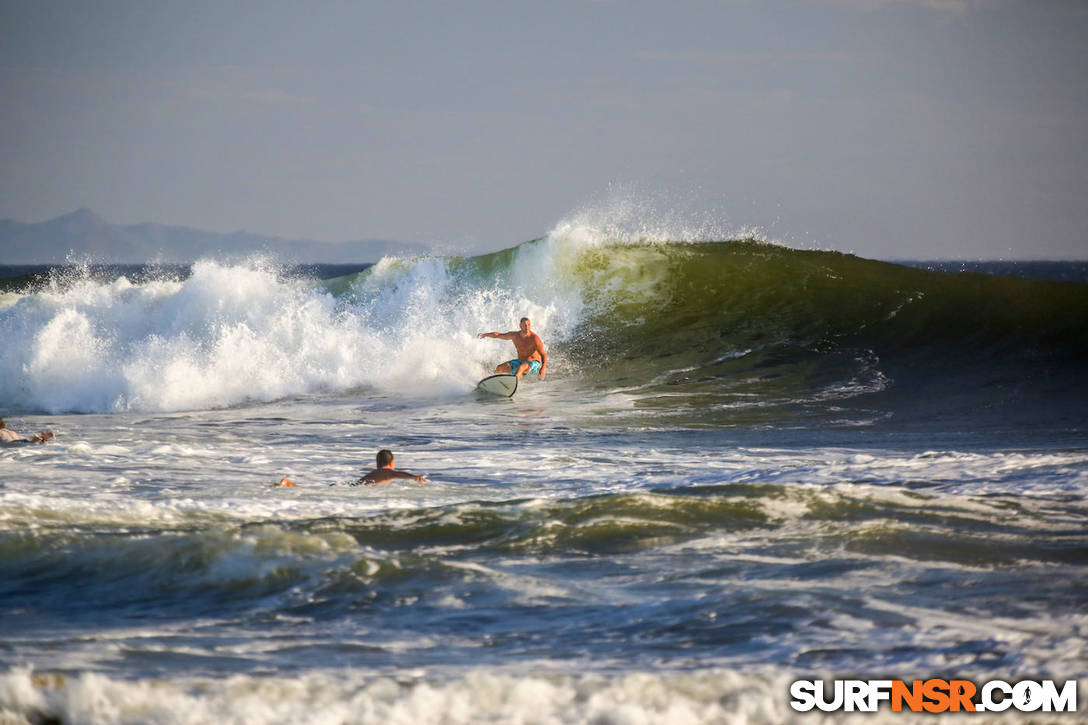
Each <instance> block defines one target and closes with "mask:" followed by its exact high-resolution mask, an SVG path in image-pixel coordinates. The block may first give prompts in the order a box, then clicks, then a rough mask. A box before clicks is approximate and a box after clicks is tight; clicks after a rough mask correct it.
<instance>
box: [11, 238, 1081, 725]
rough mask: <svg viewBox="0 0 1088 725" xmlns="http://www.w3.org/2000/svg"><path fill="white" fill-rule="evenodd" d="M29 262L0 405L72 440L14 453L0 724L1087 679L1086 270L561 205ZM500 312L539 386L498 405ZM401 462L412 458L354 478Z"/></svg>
mask: <svg viewBox="0 0 1088 725" xmlns="http://www.w3.org/2000/svg"><path fill="white" fill-rule="evenodd" d="M10 274H15V275H21V276H16V277H13V278H9V279H8V280H7V281H6V282H3V283H0V338H2V339H3V341H4V343H3V346H2V348H0V408H2V410H0V415H4V416H5V417H6V419H7V423H8V425H9V427H11V428H13V429H15V430H17V431H19V432H21V433H23V434H25V435H30V434H32V433H34V432H36V431H38V430H46V429H48V430H52V431H54V432H56V434H57V438H56V440H54V441H51V442H49V443H46V444H44V445H16V446H11V447H5V448H2V449H0V722H3V723H24V722H25V723H164V724H165V723H330V724H332V723H372V722H380V723H488V722H489V723H593V724H595V725H605V724H615V725H626V724H631V725H636V724H644V723H668V724H669V725H673V724H675V723H779V722H819V721H823V720H824V719H827V720H835V721H837V720H840V719H850V716H848V715H846V714H843V713H838V714H836V713H808V714H807V715H802V714H801V713H799V712H796V711H794V710H793V709H792V708H791V706H790V700H791V696H790V683H791V682H793V681H795V680H798V679H824V680H828V681H830V680H833V679H836V678H862V679H880V678H886V679H903V680H906V681H908V682H909V681H912V680H925V679H927V678H931V677H937V678H945V679H952V678H957V679H966V680H971V681H972V682H975V683H980V684H981V683H984V682H987V681H990V680H994V679H1000V680H1005V681H1009V682H1016V681H1020V680H1024V679H1032V680H1043V679H1052V680H1055V681H1066V680H1073V679H1075V680H1080V681H1082V682H1083V681H1085V679H1086V678H1088V503H1086V494H1088V435H1086V433H1088V413H1086V410H1088V354H1086V353H1088V266H1086V265H1085V264H1084V263H1057V262H1054V263H1037V264H1032V263H1008V262H1005V263H977V264H971V265H959V266H956V265H948V264H935V263H911V264H899V263H888V262H878V261H872V260H866V259H862V258H858V257H855V256H851V255H846V254H841V253H837V252H826V251H808V250H795V249H789V248H786V247H783V246H780V245H776V244H772V243H768V242H766V241H763V240H759V239H754V238H747V237H741V238H736V239H731V240H727V241H707V240H701V239H698V238H684V235H682V234H673V235H669V234H660V235H657V236H655V237H652V238H649V237H647V236H646V235H640V234H631V235H626V236H625V235H619V234H615V233H610V232H608V231H602V230H601V229H597V228H593V227H589V226H585V225H578V224H572V223H571V224H560V225H558V226H557V227H556V228H555V229H554V230H552V231H551V232H550V233H549V234H548V235H547V236H545V237H543V238H540V239H536V240H533V241H530V242H526V243H523V244H520V245H518V246H516V247H513V248H510V249H506V250H504V251H500V252H496V253H492V254H485V255H481V256H475V257H421V258H404V259H401V258H386V259H382V260H381V261H380V262H378V263H377V264H374V265H372V266H367V265H355V266H354V267H350V268H325V267H310V268H298V267H285V266H282V265H278V264H276V263H275V262H274V261H273V260H268V259H257V258H255V259H251V260H248V261H232V262H227V261H223V260H216V259H204V260H201V261H198V262H196V263H195V264H193V265H190V266H184V267H166V268H163V267H138V268H124V267H94V268H92V267H88V266H84V267H78V266H77V267H72V268H63V269H56V270H52V271H50V270H42V269H21V270H9V275H10ZM522 316H527V317H529V318H531V320H532V326H533V329H534V331H536V332H537V333H538V334H539V335H540V336H541V337H542V339H543V340H544V342H545V344H546V345H547V348H548V353H549V364H548V376H547V378H546V380H543V381H542V380H539V379H536V378H526V380H525V381H523V383H522V385H521V387H520V389H519V391H518V393H517V394H516V395H515V396H514V397H513V398H510V399H506V398H488V397H481V396H480V395H478V394H476V393H475V392H474V386H475V383H476V381H477V380H478V379H479V378H481V377H483V376H484V375H486V374H489V373H490V372H491V369H492V368H493V367H494V366H495V365H496V364H498V363H500V362H503V361H505V360H507V359H509V358H510V357H512V353H513V348H512V346H511V345H510V344H509V343H508V342H504V341H499V340H493V339H478V338H477V336H476V334H477V333H478V332H485V331H492V330H498V331H504V330H513V329H516V328H517V324H518V319H519V318H520V317H522ZM381 448H388V449H391V450H392V451H393V452H394V453H395V455H396V461H397V466H398V468H401V469H404V470H408V471H411V472H413V473H419V474H423V475H425V476H427V478H428V480H427V482H426V483H425V484H422V485H421V484H418V483H415V482H412V481H403V482H396V483H391V484H388V485H383V486H375V487H361V486H354V485H352V484H353V483H354V482H355V481H356V480H357V479H358V477H359V476H360V475H362V474H363V473H365V472H366V471H367V470H369V469H370V468H372V467H373V461H374V456H375V453H376V452H377V451H378V450H379V449H381ZM284 476H287V477H289V478H290V479H291V480H292V481H294V482H295V483H296V484H297V487H295V488H279V487H276V486H275V483H276V482H277V481H278V480H279V479H280V478H282V477H284ZM1084 695H1085V692H1084V691H1083V689H1082V691H1081V699H1080V701H1079V702H1078V704H1079V714H1072V715H1070V714H1065V715H1060V714H1055V713H1042V712H1032V713H1018V712H1016V711H1015V710H1010V711H1006V712H1004V713H1001V714H989V715H987V714H981V715H980V714H975V715H964V716H963V717H964V718H965V719H966V721H968V722H972V723H982V722H990V721H996V722H1015V721H1025V722H1029V721H1030V722H1051V721H1053V722H1062V723H1068V722H1074V721H1077V720H1078V719H1079V720H1081V721H1083V719H1084V713H1085V712H1086V708H1085V705H1084V703H1083V700H1084ZM853 717H856V718H857V719H858V720H859V721H865V722H868V723H878V722H885V721H887V722H894V723H906V722H934V719H935V717H937V716H934V715H928V714H920V715H913V714H910V713H901V712H892V711H890V709H889V708H888V707H887V706H886V705H885V707H884V708H883V709H882V710H881V711H880V712H878V713H876V714H872V715H860V714H856V715H854V716H853Z"/></svg>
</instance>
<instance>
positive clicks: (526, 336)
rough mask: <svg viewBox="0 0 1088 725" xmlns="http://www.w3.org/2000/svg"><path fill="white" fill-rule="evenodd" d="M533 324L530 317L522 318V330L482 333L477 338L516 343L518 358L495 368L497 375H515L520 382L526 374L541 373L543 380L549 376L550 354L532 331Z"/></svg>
mask: <svg viewBox="0 0 1088 725" xmlns="http://www.w3.org/2000/svg"><path fill="white" fill-rule="evenodd" d="M530 326H531V323H530V322H529V318H528V317H522V318H521V324H520V325H519V327H520V329H517V330H511V331H510V332H481V333H480V334H479V335H477V337H479V338H480V339H483V338H485V337H496V338H498V339H500V340H509V341H510V342H512V343H514V349H516V350H517V352H518V356H517V358H515V359H513V360H510V361H509V362H504V363H501V364H499V365H497V366H495V373H496V374H498V373H513V374H514V376H515V377H517V379H518V381H519V382H520V381H521V376H522V375H525V374H526V373H535V372H539V373H540V379H541V380H543V379H544V378H545V376H546V375H547V374H548V353H546V352H545V351H544V343H543V341H541V339H540V336H539V335H537V334H536V333H535V332H533V331H532V330H531V329H530Z"/></svg>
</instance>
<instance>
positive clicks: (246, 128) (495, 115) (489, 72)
mask: <svg viewBox="0 0 1088 725" xmlns="http://www.w3.org/2000/svg"><path fill="white" fill-rule="evenodd" d="M1086 71H1088V2H1083V1H1082V0H806V1H804V2H785V1H782V2H779V1H776V0H733V1H730V0H718V1H715V2H690V1H687V0H673V1H670V2H648V1H646V2H636V1H633V0H632V1H630V2H626V1H624V0H611V1H610V0H597V1H588V0H579V1H575V0H548V1H547V2H534V3H530V2H520V1H518V0H499V1H495V2H474V1H465V2H455V1H453V0H448V1H447V0H434V1H433V2H414V1H413V0H394V1H391V2H333V1H325V2H316V3H304V2H277V1H276V0H268V1H262V2H247V1H246V0H237V1H233V2H218V1H215V2H204V1H201V0H195V1H192V2H170V3H168V2H145V1H144V0H136V1H133V2H117V1H114V0H95V1H94V2H54V1H51V0H27V1H25V2H11V1H10V0H0V99H2V100H0V169H2V170H0V218H12V219H16V220H19V221H23V222H35V221H42V220H46V219H50V218H53V217H56V216H59V215H61V214H65V213H67V212H70V211H72V210H74V209H76V208H79V207H88V208H90V209H92V210H94V211H95V212H96V213H98V214H99V215H101V216H102V217H104V218H105V219H106V220H108V221H110V222H113V223H117V224H133V223H139V222H145V221H152V222H159V223H164V224H175V225H183V226H191V227H196V228H200V229H204V230H208V231H217V232H233V231H237V230H242V229H245V230H248V231H250V232H255V233H260V234H267V235H272V236H279V237H287V238H307V239H316V240H322V241H347V240H356V239H367V238H383V239H392V240H398V241H405V242H413V243H419V242H423V243H428V244H435V245H438V248H441V249H445V250H450V251H456V252H459V253H476V252H483V251H491V250H495V249H500V248H505V247H510V246H513V245H515V244H518V243H520V242H523V241H526V240H529V239H532V238H536V237H540V236H542V235H544V234H546V233H547V232H548V231H549V230H551V229H553V228H555V227H556V225H557V224H559V223H561V222H563V221H564V220H569V219H572V218H579V219H592V220H598V221H600V223H607V221H608V219H609V217H610V216H614V215H617V214H618V215H620V216H622V214H628V215H629V214H630V210H631V209H632V208H635V209H638V210H639V211H638V215H642V216H645V217H646V223H647V224H650V225H653V224H655V223H656V220H658V219H666V220H668V224H674V225H676V226H677V227H678V229H677V232H678V235H679V234H680V233H682V232H683V230H682V229H680V227H684V226H686V225H687V226H691V225H697V224H702V225H704V226H706V225H707V220H711V222H710V224H709V225H708V226H707V228H708V229H709V228H713V229H714V230H715V231H716V232H719V233H725V232H727V231H730V230H741V229H756V230H759V231H760V232H761V233H762V234H764V235H765V236H767V237H769V238H771V239H773V240H776V241H780V242H783V243H785V244H788V245H789V246H794V247H798V248H818V249H837V250H840V251H845V252H853V253H856V254H859V255H862V256H866V257H873V258H878V259H938V258H958V259H1017V258H1033V259H1045V258H1051V259H1053V258H1065V259H1086V258H1088V203H1086V202H1088V199H1086V193H1085V192H1086V190H1088V72H1086ZM620 210H625V211H622V212H621V211H620ZM628 223H630V220H628Z"/></svg>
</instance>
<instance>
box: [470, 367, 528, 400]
mask: <svg viewBox="0 0 1088 725" xmlns="http://www.w3.org/2000/svg"><path fill="white" fill-rule="evenodd" d="M476 389H477V390H481V391H483V392H485V393H491V394H492V395H504V396H506V397H507V398H509V397H510V396H512V395H513V394H514V393H515V392H516V391H517V389H518V378H517V376H516V375H513V374H512V373H501V374H499V375H489V376H488V377H486V378H484V379H483V380H481V381H480V382H478V383H476Z"/></svg>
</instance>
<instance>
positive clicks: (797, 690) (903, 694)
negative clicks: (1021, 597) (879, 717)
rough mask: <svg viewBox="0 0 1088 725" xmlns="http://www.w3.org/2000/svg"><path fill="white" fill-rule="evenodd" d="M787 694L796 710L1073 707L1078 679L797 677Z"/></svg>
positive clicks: (1059, 709)
mask: <svg viewBox="0 0 1088 725" xmlns="http://www.w3.org/2000/svg"><path fill="white" fill-rule="evenodd" d="M790 697H792V698H793V699H792V700H790V707H792V708H793V709H794V710H796V711H798V712H808V711H809V710H812V709H813V708H816V709H819V710H822V711H823V712H837V711H843V712H876V711H877V710H878V709H880V707H881V706H882V705H884V704H885V703H886V704H887V705H889V706H890V707H891V710H892V712H902V711H903V710H907V711H909V712H1003V711H1005V710H1008V709H1009V708H1013V709H1015V710H1019V711H1020V712H1037V711H1041V712H1076V710H1077V681H1076V680H1067V681H1065V683H1064V684H1062V685H1061V686H1060V687H1059V685H1058V684H1057V683H1055V682H1054V681H1053V680H1022V681H1020V682H1016V683H1009V682H1005V681H1003V680H990V681H989V682H986V683H983V685H982V686H981V687H979V686H977V685H975V683H973V682H971V681H970V680H940V679H929V680H912V681H911V682H909V683H908V682H906V681H904V680H834V682H833V683H832V684H831V686H830V687H825V683H824V681H823V680H797V681H796V682H794V683H793V684H791V685H790Z"/></svg>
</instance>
